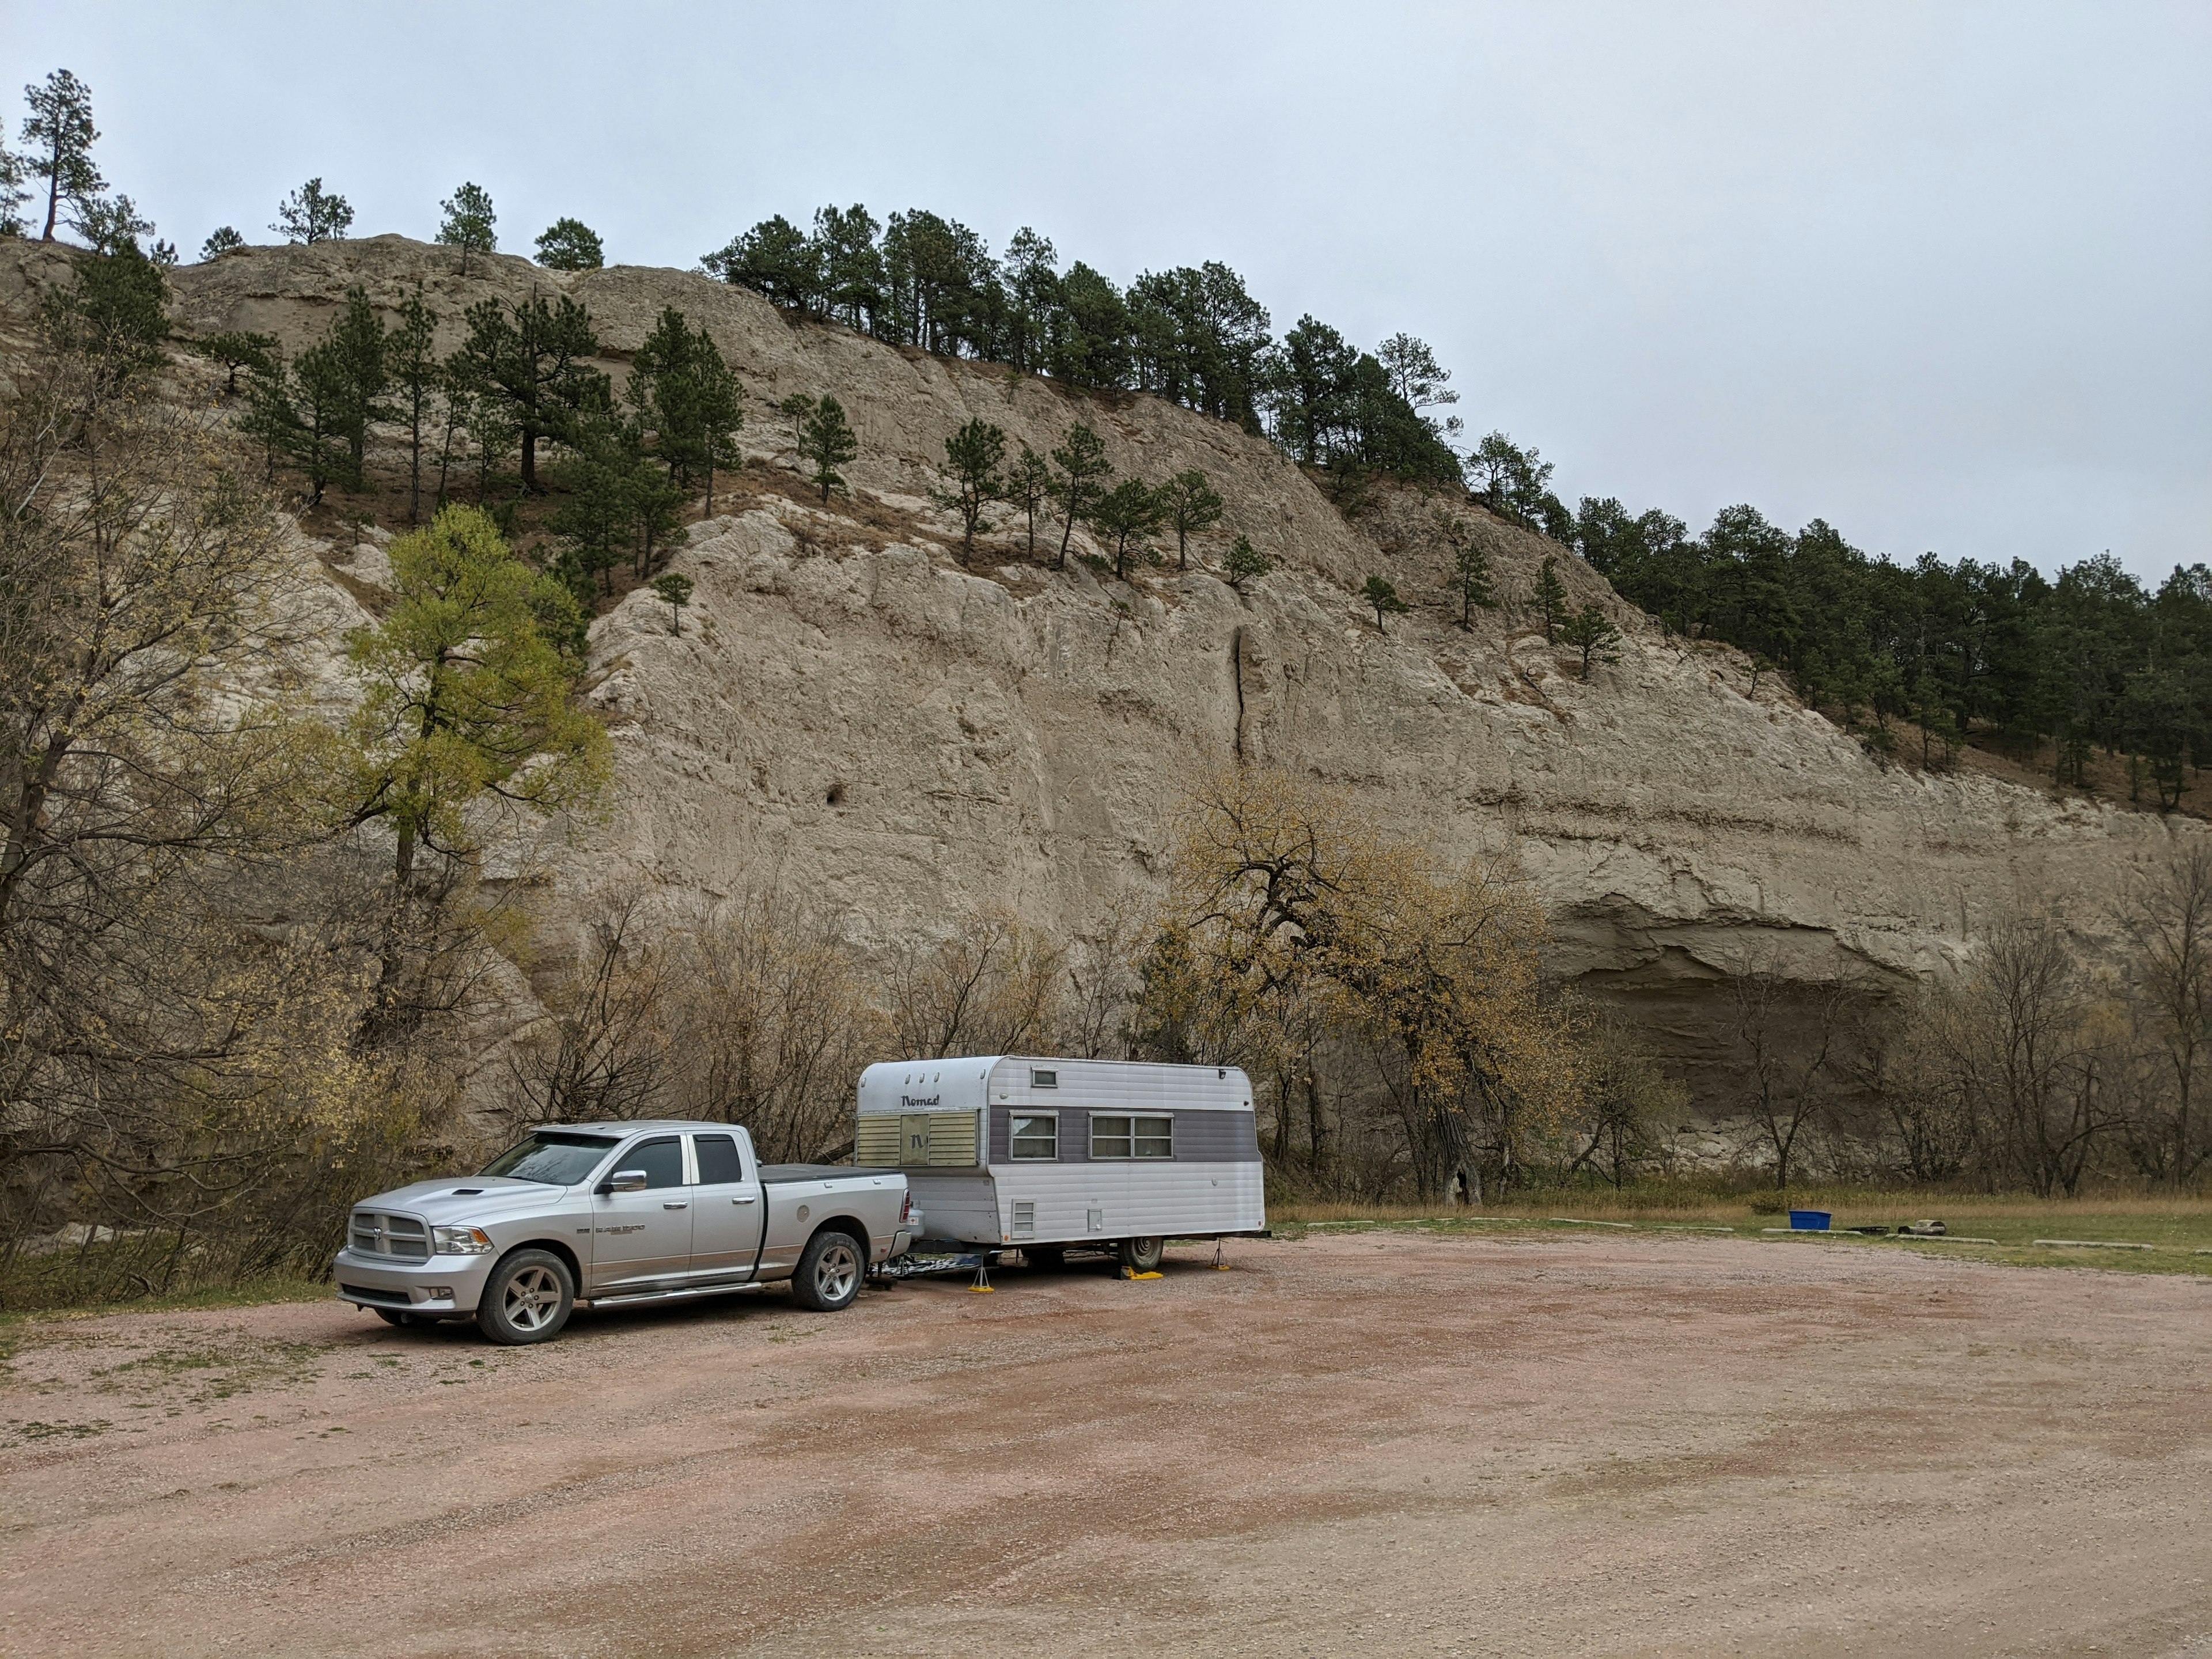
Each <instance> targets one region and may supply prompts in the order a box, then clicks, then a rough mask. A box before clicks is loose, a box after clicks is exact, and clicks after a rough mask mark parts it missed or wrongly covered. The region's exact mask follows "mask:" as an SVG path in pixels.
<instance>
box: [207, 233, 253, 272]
mask: <svg viewBox="0 0 2212 1659" xmlns="http://www.w3.org/2000/svg"><path fill="white" fill-rule="evenodd" d="M244 246H246V238H244V237H243V236H241V235H240V234H238V233H237V232H236V231H235V230H233V229H232V228H230V227H229V226H228V225H217V226H216V228H215V230H214V233H213V234H210V236H209V237H208V239H207V240H205V241H204V242H202V243H201V244H200V263H201V264H206V263H207V262H208V261H209V260H210V259H220V258H222V256H223V255H224V254H226V253H228V252H230V251H231V249H233V248H235V247H244Z"/></svg>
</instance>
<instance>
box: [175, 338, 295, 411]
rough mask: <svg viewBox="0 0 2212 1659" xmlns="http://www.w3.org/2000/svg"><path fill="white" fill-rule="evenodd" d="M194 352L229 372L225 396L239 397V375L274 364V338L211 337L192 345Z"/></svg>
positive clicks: (196, 341)
mask: <svg viewBox="0 0 2212 1659" xmlns="http://www.w3.org/2000/svg"><path fill="white" fill-rule="evenodd" d="M191 349H193V350H194V351H196V352H197V353H198V354H199V355H200V356H203V357H204V358H206V359H207V360H208V361H209V362H211V363H215V364H216V365H218V366H219V367H221V368H222V369H224V370H225V371H227V374H226V378H225V379H224V381H223V386H222V395H223V396H224V397H226V398H235V397H236V396H237V395H238V371H239V370H240V369H241V368H244V369H261V368H264V366H265V365H267V364H268V363H270V362H272V361H273V354H274V353H275V351H276V336H275V335H274V334H245V333H224V334H209V335H205V336H204V337H201V338H199V339H197V340H194V341H193V342H191Z"/></svg>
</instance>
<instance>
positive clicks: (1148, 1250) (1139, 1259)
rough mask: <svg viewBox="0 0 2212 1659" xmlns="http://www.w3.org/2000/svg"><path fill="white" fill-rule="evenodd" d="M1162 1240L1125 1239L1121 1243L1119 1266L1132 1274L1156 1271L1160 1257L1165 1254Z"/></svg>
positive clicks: (1164, 1241)
mask: <svg viewBox="0 0 2212 1659" xmlns="http://www.w3.org/2000/svg"><path fill="white" fill-rule="evenodd" d="M1167 1248H1168V1242H1167V1240H1165V1239H1164V1238H1125V1239H1123V1240H1122V1241H1121V1265H1122V1266H1123V1267H1127V1268H1128V1269H1129V1270H1130V1271H1131V1272H1132V1273H1152V1272H1154V1271H1156V1270H1157V1269H1158V1267H1159V1265H1160V1257H1161V1256H1163V1255H1165V1254H1166V1253H1167Z"/></svg>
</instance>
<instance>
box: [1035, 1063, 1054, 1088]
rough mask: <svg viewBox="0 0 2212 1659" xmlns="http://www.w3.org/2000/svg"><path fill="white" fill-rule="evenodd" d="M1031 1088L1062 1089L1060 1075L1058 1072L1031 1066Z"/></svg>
mask: <svg viewBox="0 0 2212 1659" xmlns="http://www.w3.org/2000/svg"><path fill="white" fill-rule="evenodd" d="M1058 1087H1060V1073H1058V1072H1056V1071H1054V1072H1048V1071H1045V1070H1043V1069H1042V1068H1041V1067H1037V1066H1031V1067H1030V1088H1032V1089H1057V1088H1058Z"/></svg>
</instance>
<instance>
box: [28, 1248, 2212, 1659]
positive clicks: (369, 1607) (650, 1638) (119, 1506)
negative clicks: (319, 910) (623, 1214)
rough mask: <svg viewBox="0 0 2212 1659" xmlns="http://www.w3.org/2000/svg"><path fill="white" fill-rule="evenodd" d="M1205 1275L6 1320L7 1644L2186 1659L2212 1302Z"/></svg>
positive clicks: (2194, 1598)
mask: <svg viewBox="0 0 2212 1659" xmlns="http://www.w3.org/2000/svg"><path fill="white" fill-rule="evenodd" d="M1594 1231H1595V1230H1594ZM1210 1261H1211V1252H1210V1249H1208V1250H1200V1249H1178V1250H1176V1251H1174V1252H1172V1253H1171V1255H1170V1263H1169V1267H1168V1271H1167V1274H1166V1277H1165V1278H1164V1279H1160V1280H1158V1281H1156V1282H1130V1281H1126V1280H1121V1279H1115V1278H1112V1277H1110V1276H1109V1275H1108V1274H1107V1273H1106V1272H1105V1271H1104V1270H1103V1269H1102V1268H1096V1267H1091V1268H1086V1267H1079V1266H1071V1267H1070V1268H1068V1269H1067V1270H1066V1271H1065V1272H1061V1273H1036V1272H1026V1271H1024V1270H1021V1269H1018V1268H1016V1269H1010V1270H1008V1271H1006V1272H1004V1273H1001V1274H1000V1276H999V1279H998V1284H999V1289H998V1291H997V1292H996V1293H995V1294H994V1295H991V1296H975V1295H970V1294H969V1293H968V1292H967V1291H966V1290H965V1289H964V1287H963V1285H960V1284H958V1283H946V1282H933V1283H925V1284H917V1285H906V1286H903V1287H900V1288H896V1289H892V1290H888V1291H877V1292H871V1293H869V1294H867V1295H866V1296H864V1297H863V1298H862V1299H861V1301H860V1303H859V1304H858V1305H857V1306H856V1307H855V1308H854V1310H851V1311H849V1312H848V1313H845V1314H829V1315H817V1314H805V1313H801V1312H799V1311H798V1310H795V1309H793V1307H791V1306H790V1305H789V1304H788V1303H787V1301H786V1300H785V1299H784V1297H783V1296H782V1295H781V1293H780V1292H778V1293H775V1294H773V1295H771V1296H769V1297H762V1298H759V1299H756V1300H752V1301H750V1302H746V1301H740V1302H734V1303H723V1304H694V1305H693V1306H691V1307H690V1308H686V1309H679V1310H664V1311H659V1312H653V1311H627V1312H621V1313H617V1312H609V1313H607V1314H604V1315H597V1316H594V1315H590V1314H586V1315H582V1316H579V1319H578V1321H577V1322H576V1323H575V1325H574V1326H573V1327H572V1328H571V1330H570V1333H569V1334H568V1335H567V1336H566V1337H564V1338H563V1339H562V1340H561V1341H559V1342H557V1343H556V1344H554V1345H552V1346H549V1347H544V1348H538V1349H526V1350H501V1349H495V1348H492V1347H489V1346H486V1345H484V1344H483V1343H482V1342H481V1341H480V1340H478V1339H477V1337H476V1335H475V1334H474V1333H473V1332H472V1331H471V1330H468V1329H466V1328H461V1329H452V1328H448V1329H441V1330H433V1331H425V1332H417V1331H394V1330H390V1329H387V1328H386V1327H384V1326H383V1325H381V1324H380V1323H377V1322H374V1320H372V1319H370V1318H368V1316H362V1315H356V1313H355V1312H354V1311H353V1310H349V1309H346V1308H343V1307H341V1306H339V1305H338V1304H336V1303H327V1304H280V1305H275V1306H270V1307H263V1308H256V1309H244V1310H225V1311H212V1312H204V1313H191V1314H173V1313H172V1314H150V1315H121V1316H112V1317H107V1318H101V1319H96V1320H73V1321H41V1322H35V1323H33V1324H29V1325H25V1326H19V1327H17V1328H15V1330H14V1332H13V1333H12V1336H13V1341H14V1351H13V1354H12V1371H11V1373H10V1374H9V1376H8V1380H7V1383H6V1387H5V1391H4V1395H0V1418H4V1419H5V1421H4V1423H0V1493H4V1496H0V1504H4V1520H5V1527H6V1534H5V1538H6V1541H5V1545H4V1559H0V1574H4V1577H0V1652H4V1653H6V1654H8V1655H10V1656H31V1655H45V1654H62V1653H69V1654H78V1655H81V1654H86V1653H93V1654H100V1655H137V1654H148V1655H152V1654H161V1655H183V1654H214V1653H226V1654H235V1653H245V1654H281V1655H300V1654H375V1655H402V1654H404V1655H416V1654H422V1655H452V1654H471V1655H474V1654H484V1655H495V1654H496V1655H507V1654H513V1655H522V1654H529V1655H545V1654H561V1655H569V1654H577V1655H583V1654H607V1655H625V1656H628V1655H643V1654H687V1655H688V1654H700V1655H721V1654H738V1653H744V1654H747V1655H755V1654H766V1655H793V1656H798V1655H805V1656H817V1659H850V1656H856V1655H928V1656H937V1655H947V1656H949V1655H963V1656H972V1655H979V1654H981V1655H1000V1654H1003V1655H1008V1656H1013V1655H1024V1656H1028V1655H1052V1656H1057V1655H1093V1654H1097V1655H1106V1654H1109V1653H1110V1654H1115V1655H1123V1656H1126V1655H1128V1654H1132V1653H1135V1654H1146V1655H1151V1654H1162V1655H1193V1656H1197V1655H1206V1656H1213V1655H1245V1654H1249V1655H1255V1656H1256V1655H1265V1656H1334V1655H1341V1654H1375V1655H1392V1656H1397V1655H1431V1654H1436V1655H1447V1654H1454V1655H1456V1654H1463V1655H1468V1656H1474V1655H1495V1654H1510V1655H1518V1654H1529V1655H1539V1654H1541V1655H1558V1654H1606V1655H1615V1654H1618V1655H1659V1654H1667V1655H1689V1654H1697V1655H1705V1654H1724V1653H1737V1652H1741V1653H1745V1654H1753V1653H1758V1654H1771V1653H1789V1654H1836V1655H1844V1654H1851V1655H1863V1654H1875V1653H1879V1654H1890V1655H1893V1654H1902V1653H1912V1654H1936V1653H1940V1654H1944V1655H1960V1654H1990V1655H1997V1654H2003V1655H2018V1654H2045V1653H2049V1654H2082V1653H2090V1652H2097V1651H2103V1652H2107V1653H2115V1654H2123V1653H2124V1654H2134V1655H2144V1654H2191V1655H2203V1654H2212V1283H2208V1282H2205V1281H2201V1280H2193V1279H2160V1278H2148V1277H2136V1276H2125V1275H2119V1274H2112V1273H2100V1272H2095V1271H2092V1270H2075V1269H2067V1270H2033V1269H2025V1268H2018V1267H1992V1266H1983V1265H1978V1264H1970V1263H1966V1262H1957V1261H1942V1260H1930V1259H1927V1258H1924V1257H1919V1256H1913V1255H1905V1254H1903V1253H1891V1254H1880V1253H1875V1252H1871V1251H1863V1250H1851V1249H1830V1248H1824V1247H1819V1246H1806V1245H1799V1244H1796V1243H1790V1242H1787V1241H1783V1242H1776V1243H1753V1242H1751V1241H1748V1240H1741V1239H1738V1240H1728V1239H1720V1238H1711V1239H1701V1238H1695V1237H1683V1238H1680V1239H1666V1240H1656V1239H1653V1238H1650V1237H1635V1238H1628V1237H1572V1238H1563V1237H1559V1236H1557V1235H1551V1236H1547V1237H1528V1238H1525V1239H1504V1238H1468V1237H1450V1238H1446V1237H1428V1236H1423V1235H1415V1234H1404V1233H1349V1234H1339V1235H1332V1236H1328V1237H1320V1236H1316V1237H1309V1238H1306V1239H1304V1240H1302V1241H1298V1242H1294V1243H1293V1242H1280V1241H1279V1242H1272V1243H1263V1242H1251V1243H1232V1244H1231V1246H1230V1247H1229V1250H1228V1261H1229V1267H1230V1270H1229V1271H1227V1272H1215V1271H1213V1270H1212V1267H1210V1265H1209V1264H1210Z"/></svg>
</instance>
